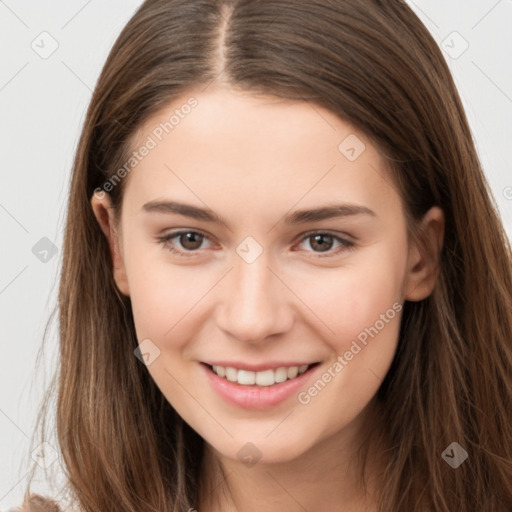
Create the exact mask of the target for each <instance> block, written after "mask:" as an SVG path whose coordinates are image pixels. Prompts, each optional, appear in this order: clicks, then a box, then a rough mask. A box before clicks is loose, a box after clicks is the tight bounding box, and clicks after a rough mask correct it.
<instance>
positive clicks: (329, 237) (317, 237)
mask: <svg viewBox="0 0 512 512" xmlns="http://www.w3.org/2000/svg"><path fill="white" fill-rule="evenodd" d="M307 240H310V242H309V246H310V247H311V248H313V249H318V251H316V250H315V251H313V252H315V253H317V254H316V257H319V258H328V257H331V256H335V255H337V254H339V253H340V252H343V251H344V250H346V249H348V250H352V249H354V248H355V243H354V242H352V241H350V240H347V239H345V238H341V237H339V236H336V235H333V234H331V233H328V232H325V231H314V232H310V233H306V234H305V235H304V236H303V238H302V243H304V242H306V241H307ZM334 242H337V243H338V244H339V245H338V248H337V249H336V250H334V251H333V250H331V249H332V247H333V245H334ZM321 253H325V254H321Z"/></svg>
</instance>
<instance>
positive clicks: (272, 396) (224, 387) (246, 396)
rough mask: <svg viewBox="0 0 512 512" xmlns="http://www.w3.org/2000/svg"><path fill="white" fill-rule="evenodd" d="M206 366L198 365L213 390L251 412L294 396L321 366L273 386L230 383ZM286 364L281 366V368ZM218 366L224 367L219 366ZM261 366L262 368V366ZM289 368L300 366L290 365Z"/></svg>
mask: <svg viewBox="0 0 512 512" xmlns="http://www.w3.org/2000/svg"><path fill="white" fill-rule="evenodd" d="M208 364H209V363H200V364H199V366H200V368H201V371H203V372H204V374H205V376H206V378H207V379H208V381H209V382H210V384H211V386H212V387H213V389H214V390H215V391H216V392H217V393H218V394H219V395H220V396H221V397H222V398H223V399H224V400H225V401H226V402H228V403H229V404H231V405H235V406H237V407H241V408H243V409H252V410H265V409H269V408H271V407H275V406H277V405H279V404H280V403H282V402H284V401H285V400H286V399H288V398H290V397H291V396H294V395H296V394H297V393H298V392H299V390H300V389H301V388H303V387H305V385H306V383H307V381H308V380H309V379H310V378H312V377H313V375H314V374H316V372H317V371H318V369H319V368H320V366H321V364H320V363H316V364H314V366H313V367H312V368H309V369H308V370H306V371H305V372H304V373H303V374H301V375H299V376H298V377H295V378H294V379H289V380H286V381H284V382H280V383H278V384H273V385H272V386H243V385H241V384H238V383H237V382H231V381H229V380H227V379H225V378H223V377H219V376H218V375H217V374H216V373H214V372H213V371H212V370H211V369H210V367H209V366H208ZM232 364H234V363H232ZM288 364H289V363H286V364H281V366H286V365H288ZM220 366H224V365H223V364H221V365H220ZM261 366H262V367H263V365H261ZM291 366H300V365H295V364H292V365H291ZM253 367H254V365H253ZM239 368H240V367H239ZM264 368H266V369H268V368H269V367H268V366H264ZM277 368H279V366H277ZM240 369H245V368H240ZM252 371H254V370H252Z"/></svg>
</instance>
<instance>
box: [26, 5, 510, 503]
mask: <svg viewBox="0 0 512 512" xmlns="http://www.w3.org/2000/svg"><path fill="white" fill-rule="evenodd" d="M220 55H223V56H224V58H223V59H220V58H219V56H220ZM221 72H222V73H221ZM214 79H217V80H218V81H220V80H222V83H224V84H226V86H229V87H233V88H237V89H241V90H246V91H250V92H254V93H255V94H260V93H262V94H269V95H274V96H278V97H282V98H289V99H294V100H297V101H310V102H313V103H316V104H318V105H321V106H324V107H326V108H328V109H330V110H331V111H332V112H334V113H336V114H338V115H339V116H340V117H342V118H343V119H347V120H349V121H350V122H351V123H352V124H353V125H354V126H355V127H357V128H359V129H360V130H361V131H362V132H363V133H365V134H367V136H368V137H369V138H370V139H371V140H372V141H373V142H374V143H375V145H376V146H377V147H379V148H380V150H381V151H382V154H383V155H384V156H385V157H386V159H387V160H388V162H389V165H390V168H391V170H392V174H393V177H394V181H395V183H396V186H397V188H398V189H399V191H400V194H401V196H402V198H403V202H404V206H405V210H406V213H407V220H408V226H409V228H410V232H411V234H412V235H413V236H417V237H421V232H420V231H419V230H418V229H416V228H417V222H418V219H420V218H421V216H422V215H423V214H424V213H425V212H426V211H427V210H428V209H429V208H430V207H431V206H432V205H438V206H439V207H441V208H442V209H443V211H444V213H445V216H446V230H445V238H444V245H443V249H442V252H441V255H440V272H439V278H438V281H437V284H436V287H435V289H434V292H433V293H432V295H431V296H429V297H428V298H427V299H425V300H423V301H420V302H406V304H405V305H404V314H403V318H402V325H401V329H400V335H399V344H398V349H397V353H396V355H395V358H394V361H393V364H392V366H391V368H390V371H389V372H388V374H387V376H386V378H385V380H384V382H383V383H382V386H381V388H380V389H379V392H378V400H379V403H380V405H381V410H382V418H381V420H380V423H376V425H375V427H377V426H379V428H380V430H381V431H383V432H384V433H385V436H386V439H387V441H388V443H389V444H390V446H392V450H391V451H390V453H389V465H388V468H387V471H386V472H385V473H384V474H383V475H382V482H381V486H380V488H381V494H380V502H379V507H380V508H379V510H380V511H381V512H389V511H395V512H420V511H423V510H429V511H431V512H434V511H435V512H449V511H453V510H464V511H465V512H477V511H478V512H482V511H485V512H498V511H499V512H503V511H505V510H512V263H511V261H512V256H511V249H510V243H509V241H508V239H507V237H506V234H505V232H504V229H503V227H502V224H501V222H500V218H499V215H498V213H497V207H496V205H495V202H494V199H493V196H492V193H491V191H490V189H489V186H488V183H487V181H486V178H485V176H484V173H483V171H482V167H481V164H480V162H479V159H478V157H477V152H476V149H475V145H474V142H473V139H472V135H471V132H470V128H469V125H468V121H467V118H466V115H465V113H464V110H463V106H462V103H461V100H460V98H459V95H458V92H457V90H456V87H455V84H454V81H453V79H452V77H451V74H450V71H449V68H448V66H447V64H446V61H445V60H444V57H443V55H442V54H441V51H440V49H439V47H438V45H437V43H436V42H435V40H434V39H433V38H432V36H431V35H430V33H429V32H428V31H427V29H426V28H425V27H424V25H423V24H422V23H421V21H420V20H419V19H418V18H417V16H416V15H415V14H414V13H413V11H412V10H411V9H410V8H409V7H408V6H407V4H406V3H405V2H404V1H402V0H388V1H385V2H384V1H382V0H311V1H307V2H306V1H304V2H297V1H294V0H263V1H258V2H255V1H252V0H165V1H164V0H147V1H146V2H144V3H143V4H142V5H141V6H140V8H139V9H138V10H137V11H136V13H135V14H134V15H133V17H132V18H131V19H130V21H129V22H128V24H127V25H126V26H125V27H124V29H123V30H122V32H121V34H120V35H119V37H118V39H117V40H116V42H115V44H114V46H113V48H112V50H111V52H110V54H109V56H108V58H107V61H106V63H105V65H104V67H103V70H102V72H101V75H100V77H99V79H98V82H97V85H96V88H95V90H94V93H93V96H92V100H91V103H90V106H89V108H88V111H87V116H86V119H85V122H84V125H83V129H82V133H81V138H80V141H79V144H78V147H77V151H76V156H75V159H74V164H73V169H72V181H71V187H70V193H69V198H68V212H67V220H66V229H65V235H64V246H63V261H62V273H61V280H60V289H59V302H58V312H59V334H60V345H59V366H58V372H57V379H56V382H55V386H54V388H52V392H54V393H55V394H56V428H57V431H56V435H57V438H58V444H59V450H60V453H61V459H62V460H61V465H62V467H63V469H64V470H65V473H66V477H67V480H68V488H69V490H70V492H71V493H72V495H73V496H74V497H75V501H76V504H77V505H79V507H80V510H81V511H83V512H110V511H119V510H123V511H124V512H140V511H148V512H149V511H154V512H156V511H158V512H164V511H168V512H171V511H186V510H189V509H191V508H194V506H195V505H196V504H197V497H198V494H199V484H198V482H199V478H198V476H199V471H200V463H201V459H202V454H203V441H202V439H201V438H200V436H199V435H198V434H197V433H196V432H194V431H193V430H192V429H191V428H190V427H188V425H187V424H186V423H184V422H183V420H182V419H181V418H180V417H179V415H178V414H177V413H176V412H175V411H174V410H173V408H172V407H171V406H170V404H169V403H168V402H167V401H166V400H165V399H164V397H163V396H162V394H161V392H160V391H159V389H158V388H157V387H156V385H155V384H154V382H153V381H152V379H151V378H150V376H149V375H148V372H147V371H146V369H145V368H144V367H143V365H140V364H138V361H137V359H136V358H135V357H134V356H133V351H134V349H135V348H136V347H137V339H136V335H135V329H134V322H133V315H132V310H131V307H130V301H129V298H128V297H125V296H123V295H122V294H120V293H119V291H118V290H117V288H116V285H115V282H114V279H113V274H112V262H111V255H110V252H109V247H108V244H107V241H106V239H105V237H104V235H103V233H102V231H101V229H100V227H99V226H98V224H97V222H96V220H95V218H94V215H93V212H92V209H91V205H90V199H91V197H92V194H93V193H94V191H95V190H96V189H97V188H98V187H101V186H102V184H103V183H105V182H106V181H107V180H109V179H110V178H111V177H112V176H114V174H115V173H116V171H117V170H118V169H119V168H120V167H121V166H122V165H123V163H124V162H126V161H127V155H129V154H130V140H131V137H132V135H133V134H134V133H135V131H136V130H137V128H138V127H140V126H141V124H142V123H143V122H144V121H145V120H147V119H148V118H149V117H150V116H151V115H152V114H154V113H155V112H156V111H157V110H158V109H160V108H161V107H162V106H163V105H165V104H166V103H168V102H169V101H172V99H173V98H175V97H177V96H178V95H180V94H182V93H183V92H184V91H187V90H189V89H190V88H192V87H195V86H197V85H201V84H207V83H209V82H211V81H212V80H214ZM111 196H112V201H113V206H114V208H115V210H116V211H118V210H119V206H120V205H121V202H122V196H123V182H122V181H121V183H120V184H119V185H118V186H116V187H114V188H113V190H112V192H111ZM42 411H43V414H47V413H48V410H47V404H45V405H44V406H43V409H42ZM452 442H457V443H459V444H460V445H461V446H463V447H464V448H465V450H466V451H467V452H468V454H469V458H468V461H467V462H466V463H464V464H462V465H461V466H460V467H458V468H457V469H456V470H454V469H452V468H451V467H450V466H449V465H448V464H446V462H445V461H444V460H443V459H442V457H441V454H442V453H443V451H444V450H445V449H446V447H447V446H449V445H450V444H451V443H452ZM362 456H363V457H368V456H371V454H369V453H363V454H362ZM47 503H48V504H46V505H45V504H43V503H42V501H41V500H40V499H39V498H34V499H33V500H32V503H30V504H28V503H27V509H26V510H27V511H29V510H30V511H32V512H33V511H42V510H44V511H46V512H49V511H53V510H58V508H56V507H55V506H54V505H53V504H50V502H47ZM52 507H53V508H52ZM63 509H64V508H63ZM24 510H25V509H24Z"/></svg>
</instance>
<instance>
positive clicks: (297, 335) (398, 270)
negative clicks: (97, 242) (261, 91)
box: [91, 87, 444, 512]
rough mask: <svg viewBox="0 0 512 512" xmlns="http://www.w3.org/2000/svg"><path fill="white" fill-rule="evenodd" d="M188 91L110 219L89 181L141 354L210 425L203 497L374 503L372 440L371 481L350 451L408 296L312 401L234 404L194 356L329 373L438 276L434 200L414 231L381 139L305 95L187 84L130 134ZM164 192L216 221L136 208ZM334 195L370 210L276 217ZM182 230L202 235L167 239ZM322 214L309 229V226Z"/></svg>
mask: <svg viewBox="0 0 512 512" xmlns="http://www.w3.org/2000/svg"><path fill="white" fill-rule="evenodd" d="M191 96H193V97H194V98H196V99H197V101H198V105H197V107H195V108H194V109H193V110H192V111H191V112H190V113H189V114H188V115H187V116H184V118H183V119H180V122H179V124H178V125H177V126H175V127H174V129H173V130H172V131H170V132H169V133H168V134H166V135H165V136H164V137H163V138H162V140H161V141H159V142H158V144H157V146H156V147H155V148H153V149H151V151H150V152H149V154H147V156H145V157H144V158H143V159H142V161H141V162H140V163H138V164H137V166H136V167H135V168H134V169H133V170H132V171H131V173H130V174H129V175H128V176H127V177H125V178H124V179H125V180H126V182H125V183H124V185H125V192H124V198H123V203H122V211H121V220H120V225H115V223H114V219H113V215H112V210H111V209H110V208H109V207H110V201H109V196H108V195H104V194H99V195H95V196H93V198H92V201H91V204H92V207H93V209H94V213H95V215H96V217H97V219H98V222H99V223H100V225H101V227H102V229H103V231H104V233H105V235H106V236H107V238H108V240H109V243H110V248H111V252H112V263H113V270H114V277H115V281H116V283H117V286H118V288H119V290H120V291H121V292H122V293H123V294H125V295H127V296H130V298H131V302H132V307H133V313H134V320H135V327H136V333H137V337H138V340H139V341H140V342H141V341H142V340H144V339H147V338H149V339H150V340H151V341H152V342H153V343H154V344H155V345H156V346H157V347H158V348H159V350H160V351H161V352H160V356H159V357H157V358H156V359H155V360H154V361H153V362H152V363H151V364H150V365H149V366H148V371H149V372H150V374H151V376H152V378H153V379H154V380H155V382H156V384H157V385H158V386H159V388H160V390H161V391H162V393H163V394H164V395H165V396H166V398H167V399H168V400H169V402H170V403H171V404H172V405H173V407H174V408H175V409H176V410H177V411H178V413H179V414H180V415H181V416H182V417H183V418H184V420H185V421H186V422H188V423H189V424H190V425H191V426H192V428H194V429H195V430H196V431H197V432H198V433H199V434H200V435H201V436H202V437H203V438H204V439H205V441H206V447H207V457H206V459H205V461H204V465H203V476H204V487H203V493H202V497H201V501H200V503H198V504H197V507H196V508H197V509H198V510H199V512H201V511H203V510H204V511H206V510H208V511H213V512H215V511H221V510H222V511H224V512H232V511H243V512H252V511H256V510H257V511H261V510H265V511H268V512H273V511H280V512H281V511H282V510H287V511H291V512H294V511H297V512H298V511H304V510H308V511H313V510H315V511H327V510H337V511H344V512H352V511H358V512H359V511H361V510H368V511H372V510H375V499H374V489H373V488H372V482H373V478H372V476H374V475H375V474H377V473H378V472H379V471H380V470H381V467H379V460H380V459H379V457H378V454H377V453H375V454H374V455H373V456H372V457H370V458H371V461H370V464H369V467H368V482H369V487H368V489H367V491H366V492H365V493H363V492H362V491H361V490H360V487H359V485H358V484H359V482H358V481H357V477H356V476H355V472H354V471H353V465H352V463H351V458H352V456H353V455H354V452H355V449H356V448H357V446H358V443H359V442H361V433H362V431H363V428H364V426H365V424H367V422H368V421H370V417H371V413H372V410H373V407H374V405H375V400H374V396H375V394H376V392H377V390H378V388H379V386H380V384H381V382H382V379H383V378H384V376H385V375H386V372H387V371H388V369H389V366H390V364H391V362H392V359H393V356H394V354H395V350H396V347H397V341H398V332H399V326H400V319H401V314H402V313H401V312H397V313H396V314H395V315H394V317H393V318H392V319H389V318H388V321H387V322H386V323H385V326H384V328H382V329H380V330H379V332H378V335H376V336H374V337H373V338H368V339H369V341H368V344H367V345H366V346H364V348H363V349H362V350H361V351H360V352H359V353H358V354H357V355H355V356H354V357H353V359H352V360H350V361H349V362H348V364H347V365H346V367H345V368H344V369H343V371H341V372H339V373H338V374H337V375H336V377H335V378H333V379H332V380H331V381H330V382H329V383H328V384H327V385H326V386H325V388H323V389H322V390H321V392H319V393H318V394H317V395H316V396H315V397H313V398H312V399H311V401H310V402H309V403H308V404H301V403H299V401H298V399H297V396H296V395H294V396H292V397H291V398H289V399H287V400H285V401H284V402H283V403H281V404H279V405H277V406H274V407H271V408H268V409H266V410H264V411H252V410H247V409H244V408H240V407H237V406H235V405H231V404H229V403H227V402H226V401H225V400H224V399H223V398H222V397H220V396H219V395H218V394H217V392H216V391H215V390H214V389H213V388H212V387H211V386H210V385H209V383H208V381H207V380H206V379H205V377H204V374H203V373H204V372H203V371H202V368H201V367H200V362H201V361H208V360H221V359H222V360H228V361H234V360H240V361H246V362H250V363H259V362H268V361H276V360H280V361H295V360H296V359H297V357H299V358H301V359H303V360H304V361H305V362H314V361H318V362H320V363H321V367H322V369H321V370H320V372H319V373H317V374H316V375H321V374H322V373H323V372H324V371H327V369H328V368H329V367H330V366H332V365H333V363H334V362H335V361H336V359H337V357H338V355H342V354H344V353H345V352H346V351H347V350H349V348H350V346H351V343H352V342H353V341H354V340H356V339H357V336H358V334H360V333H361V332H362V331H364V330H365V328H368V327H370V326H373V325H375V323H376V321H377V320H379V318H381V316H380V315H382V314H386V311H388V310H389V309H390V308H392V306H393V304H399V305H403V303H404V301H405V300H410V301H419V300H422V299H424V298H426V297H427V296H428V295H429V294H430V293H431V292H432V289H433V287H434V284H435V281H436V277H437V272H438V268H437V255H438V253H439V250H440V248H441V246H442V237H443V229H444V218H443V213H442V211H441V210H440V209H439V208H437V207H433V208H432V209H431V210H429V211H428V212H427V214H426V215H425V217H424V219H423V222H422V227H423V230H424V233H425V238H426V240H427V244H426V246H425V248H422V247H420V246H419V245H418V244H416V243H415V242H413V241H412V239H409V238H408V236H407V230H406V223H405V214H404V209H403V205H402V201H401V198H400V196H399V194H398V192H397V191H396V189H395V187H394V186H393V184H392V183H393V182H392V179H391V175H390V174H389V173H388V171H387V169H386V167H385V164H384V161H383V159H382V158H381V156H380V155H379V153H378V151H377V149H376V148H375V147H374V146H373V145H372V144H371V143H370V142H369V141H368V140H367V139H366V137H365V136H364V134H362V133H360V132H359V131H357V130H356V129H355V128H354V127H353V126H351V125H350V124H349V123H347V122H345V121H342V120H341V119H339V118H338V117H337V116H335V115H334V114H333V113H332V112H330V111H327V110H325V109H323V108H320V107H319V106H316V105H312V104H309V103H306V102H292V101H288V100H282V99H278V98H272V97H256V96H254V95H252V94H250V93H242V92H235V91H233V90H228V89H223V88H214V87H210V88H208V89H206V90H205V91H203V92H202V91H200V90H191V91H190V92H189V93H188V94H184V95H183V96H182V97H180V98H177V99H175V100H174V101H173V102H172V104H169V105H168V106H166V107H165V108H164V109H162V110H161V111H160V112H159V113H158V114H157V115H155V116H153V117H152V118H151V119H150V120H149V121H148V122H146V123H145V124H144V125H143V126H142V127H141V129H140V130H139V131H138V132H137V134H136V136H135V138H134V140H133V149H134V150H137V149H138V148H140V147H141V145H142V144H144V142H145V141H146V140H147V137H148V136H150V135H151V134H152V130H154V129H155V127H156V126H158V124H159V123H160V122H162V121H165V120H168V119H169V117H170V116H171V115H172V113H173V111H174V109H176V108H180V106H181V105H184V104H185V103H186V102H187V100H188V99H189V98H190V97H191ZM351 134H352V135H355V136H357V137H358V138H359V140H360V141H362V142H363V143H364V144H365V149H364V151H362V152H361V153H360V155H358V156H357V158H356V159H355V160H353V161H350V159H349V158H347V155H346V154H345V153H344V152H343V150H342V151H340V150H339V145H340V143H341V142H342V141H343V140H344V139H345V138H346V137H347V136H349V135H351ZM153 138H154V137H153ZM352 156H353V155H352ZM171 200H172V201H179V202H181V203H187V204H190V205H193V206H196V207H198V208H207V209H209V210H212V211H213V212H215V213H216V214H217V215H219V216H221V217H222V219H224V220H225V222H226V224H222V223H214V222H209V221H206V220H200V219H194V218H190V217H186V216H183V215H180V214H176V213H169V212H164V211H147V210H146V209H145V208H144V207H143V206H144V205H145V204H147V203H149V202H154V201H171ZM333 203H345V204H350V205H357V206H363V207H366V208H367V209H369V210H371V211H372V212H373V214H368V213H358V214H352V215H345V216H341V217H336V218H328V219H324V220H321V221H316V222H313V221H309V222H306V223H304V224H287V223H286V222H285V221H284V217H285V216H287V215H289V214H292V213H293V212H295V211H296V210H305V209H313V208H319V207H323V206H326V205H328V204H333ZM178 229H183V230H188V231H192V232H194V233H199V234H198V235H196V238H195V239H194V238H192V239H190V238H187V237H186V236H181V237H180V236H175V237H174V238H172V239H171V240H170V241H167V242H166V243H165V242H162V241H160V240H159V237H162V236H164V235H168V234H170V233H171V232H172V231H176V230H178ZM326 231H327V232H328V233H327V235H325V237H326V238H324V239H323V240H322V239H320V242H317V243H315V237H314V235H315V234H316V233H317V232H321V233H324V232H326ZM310 232H313V233H312V234H311V233H310ZM201 234H202V235H204V237H201V236H200V235H201ZM306 234H308V236H306ZM190 236H192V235H190ZM247 237H252V239H254V240H255V241H256V242H257V245H258V246H259V247H261V249H262V250H263V252H262V253H261V254H260V255H259V256H258V257H257V258H256V259H255V261H253V262H251V263H248V262H247V261H246V260H244V258H242V257H241V256H240V255H239V254H238V253H237V251H236V249H237V247H238V246H239V245H240V244H241V243H242V242H243V241H244V240H245V239H246V238H247ZM335 237H339V238H340V239H342V240H345V241H349V242H352V243H353V246H352V247H351V248H348V247H346V246H345V245H343V243H342V242H339V241H338V239H337V238H335ZM190 240H192V241H190ZM317 240H318V238H317ZM187 242H188V243H187ZM170 247H174V248H176V249H178V250H181V251H183V252H187V251H188V253H189V254H192V255H191V256H186V255H178V254H175V253H173V252H171V251H170ZM322 248H323V249H322ZM251 250H253V249H251ZM327 255H328V256H327ZM312 384H314V382H308V384H307V385H306V386H305V387H304V389H305V390H306V391H307V389H308V388H309V387H310V386H311V385H312ZM248 441H250V442H251V443H253V444H254V445H255V446H256V447H257V448H258V450H259V451H260V452H261V454H262V457H261V459H260V460H259V461H258V463H257V464H255V465H254V466H252V467H247V466H246V465H244V464H243V463H242V461H240V460H239V458H238V457H237V452H238V451H239V450H240V448H241V447H243V446H244V445H245V444H246V443H247V442H248ZM213 461H218V462H219V463H220V464H221V465H222V467H223V468H224V471H225V473H226V475H228V477H227V480H226V482H225V484H227V486H228V487H229V495H228V496H224V495H223V494H220V493H219V491H218V489H217V490H215V489H214V485H215V484H216V483H219V482H220V481H221V480H222V479H221V477H220V476H219V475H218V474H217V473H215V472H214V467H215V466H214V464H213Z"/></svg>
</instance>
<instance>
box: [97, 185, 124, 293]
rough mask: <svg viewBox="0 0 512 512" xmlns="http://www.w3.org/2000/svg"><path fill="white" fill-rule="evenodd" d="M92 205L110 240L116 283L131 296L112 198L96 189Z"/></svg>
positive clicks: (120, 289) (121, 290)
mask: <svg viewBox="0 0 512 512" xmlns="http://www.w3.org/2000/svg"><path fill="white" fill-rule="evenodd" d="M91 206H92V210H93V212H94V216H95V217H96V220H97V221H98V224H99V225H100V227H101V229H102V231H103V233H104V234H105V236H106V237H107V240H108V244H109V247H110V254H111V256H112V266H113V274H114V280H115V282H116V285H117V287H118V289H119V291H120V292H121V293H122V294H123V295H126V296H129V295H130V292H129V287H128V279H127V276H126V270H125V266H124V262H123V254H122V244H121V239H120V234H119V233H118V232H117V229H116V225H115V222H114V211H113V209H112V202H111V198H110V196H109V195H108V194H106V193H105V192H103V191H100V192H96V191H95V193H94V194H93V196H92V199H91Z"/></svg>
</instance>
